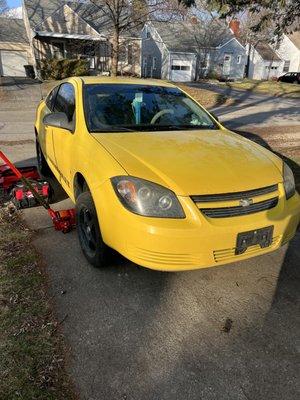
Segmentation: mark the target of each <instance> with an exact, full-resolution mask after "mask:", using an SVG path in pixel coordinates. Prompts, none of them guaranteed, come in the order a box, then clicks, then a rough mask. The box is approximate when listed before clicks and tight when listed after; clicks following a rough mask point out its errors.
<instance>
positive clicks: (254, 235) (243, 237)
mask: <svg viewBox="0 0 300 400" xmlns="http://www.w3.org/2000/svg"><path fill="white" fill-rule="evenodd" d="M273 230H274V226H273V225H272V226H267V227H266V228H261V229H255V230H253V231H248V232H241V233H239V234H238V235H237V240H236V248H235V254H236V255H238V254H243V253H245V251H246V250H247V249H248V247H249V246H254V245H257V244H258V245H259V246H260V247H261V248H262V249H263V248H265V247H269V246H270V245H271V244H272V239H273Z"/></svg>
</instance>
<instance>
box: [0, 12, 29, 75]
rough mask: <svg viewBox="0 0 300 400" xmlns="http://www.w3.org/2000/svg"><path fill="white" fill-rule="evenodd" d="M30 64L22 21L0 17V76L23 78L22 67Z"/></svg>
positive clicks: (23, 70) (27, 42) (27, 43)
mask: <svg viewBox="0 0 300 400" xmlns="http://www.w3.org/2000/svg"><path fill="white" fill-rule="evenodd" d="M32 63H33V59H32V56H31V49H30V46H29V41H28V38H27V35H26V30H25V26H24V21H23V20H22V19H17V18H8V17H4V16H2V17H0V76H25V68H24V65H28V64H32Z"/></svg>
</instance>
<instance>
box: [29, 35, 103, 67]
mask: <svg viewBox="0 0 300 400" xmlns="http://www.w3.org/2000/svg"><path fill="white" fill-rule="evenodd" d="M33 48H34V54H35V60H36V68H37V70H40V69H41V66H42V61H44V60H46V59H52V58H56V59H63V58H67V59H85V60H88V62H89V68H90V74H91V75H97V74H101V73H106V72H109V70H110V60H111V45H110V43H109V41H108V39H106V38H104V37H102V36H100V35H99V37H94V36H89V35H71V34H54V33H52V32H37V35H36V36H35V38H34V40H33Z"/></svg>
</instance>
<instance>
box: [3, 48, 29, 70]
mask: <svg viewBox="0 0 300 400" xmlns="http://www.w3.org/2000/svg"><path fill="white" fill-rule="evenodd" d="M26 64H28V60H27V53H26V52H25V51H18V50H0V65H1V75H2V76H25V69H24V65H26Z"/></svg>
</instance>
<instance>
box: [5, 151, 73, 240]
mask: <svg viewBox="0 0 300 400" xmlns="http://www.w3.org/2000/svg"><path fill="white" fill-rule="evenodd" d="M0 158H2V160H3V161H4V162H5V165H2V166H0V195H1V194H2V195H3V196H4V197H5V196H7V195H9V194H10V195H11V197H12V201H13V202H14V204H15V205H16V207H17V208H28V207H34V206H36V205H37V204H40V205H41V206H43V207H44V208H45V209H46V210H47V211H48V214H49V216H50V218H51V220H52V222H53V225H54V228H55V229H56V230H57V231H62V232H63V233H67V232H70V231H71V230H72V229H73V228H74V227H75V210H74V209H69V210H60V211H54V210H53V209H52V208H51V207H50V205H49V191H50V187H49V183H48V182H46V181H43V180H41V179H40V176H39V173H38V171H37V169H36V167H23V168H20V169H18V168H16V167H15V165H14V164H13V163H12V162H11V161H9V159H8V158H7V157H6V156H5V154H4V153H3V152H2V151H0ZM1 192H2V193H1Z"/></svg>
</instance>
